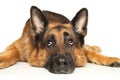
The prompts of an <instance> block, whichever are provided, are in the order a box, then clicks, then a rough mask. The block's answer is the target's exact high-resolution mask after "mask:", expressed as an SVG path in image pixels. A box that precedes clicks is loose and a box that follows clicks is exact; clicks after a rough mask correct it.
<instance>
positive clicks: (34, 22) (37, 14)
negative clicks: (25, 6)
mask: <svg viewBox="0 0 120 80" xmlns="http://www.w3.org/2000/svg"><path fill="white" fill-rule="evenodd" d="M30 21H31V28H32V30H33V31H34V32H35V33H37V34H39V33H41V32H42V31H43V30H44V29H45V27H46V26H47V24H48V22H47V20H46V18H45V16H44V14H43V13H42V11H41V10H40V9H39V8H37V7H35V6H32V7H31V10H30Z"/></svg>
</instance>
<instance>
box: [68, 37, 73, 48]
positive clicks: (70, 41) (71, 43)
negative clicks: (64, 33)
mask: <svg viewBox="0 0 120 80" xmlns="http://www.w3.org/2000/svg"><path fill="white" fill-rule="evenodd" d="M67 44H68V45H70V46H72V45H73V44H74V42H73V39H72V38H70V39H68V41H67Z"/></svg>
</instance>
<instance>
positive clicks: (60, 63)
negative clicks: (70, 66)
mask: <svg viewBox="0 0 120 80" xmlns="http://www.w3.org/2000/svg"><path fill="white" fill-rule="evenodd" d="M54 65H55V66H58V67H60V68H61V69H64V67H65V66H66V65H67V62H66V60H65V59H64V58H60V59H58V61H56V62H55V63H54Z"/></svg>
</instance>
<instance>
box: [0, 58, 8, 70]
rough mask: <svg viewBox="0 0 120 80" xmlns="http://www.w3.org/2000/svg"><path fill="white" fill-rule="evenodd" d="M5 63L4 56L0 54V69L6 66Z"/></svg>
mask: <svg viewBox="0 0 120 80" xmlns="http://www.w3.org/2000/svg"><path fill="white" fill-rule="evenodd" d="M6 67H7V65H6V63H5V61H4V58H3V57H1V56H0V69H3V68H6Z"/></svg>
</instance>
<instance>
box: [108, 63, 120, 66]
mask: <svg viewBox="0 0 120 80" xmlns="http://www.w3.org/2000/svg"><path fill="white" fill-rule="evenodd" d="M109 66H110V67H120V63H119V62H114V63H112V64H111V65H109Z"/></svg>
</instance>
